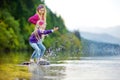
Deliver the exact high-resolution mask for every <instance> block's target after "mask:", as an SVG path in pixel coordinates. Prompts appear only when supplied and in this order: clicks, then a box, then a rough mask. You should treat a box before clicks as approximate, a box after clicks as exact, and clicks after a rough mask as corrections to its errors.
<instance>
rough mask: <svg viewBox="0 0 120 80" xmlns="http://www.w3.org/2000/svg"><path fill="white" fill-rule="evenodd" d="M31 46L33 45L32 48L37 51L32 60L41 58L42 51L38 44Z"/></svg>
mask: <svg viewBox="0 0 120 80" xmlns="http://www.w3.org/2000/svg"><path fill="white" fill-rule="evenodd" d="M30 45H31V47H32V48H33V49H35V50H34V52H33V54H32V56H31V59H34V58H36V59H37V58H39V56H40V49H39V47H38V45H37V44H36V43H30Z"/></svg>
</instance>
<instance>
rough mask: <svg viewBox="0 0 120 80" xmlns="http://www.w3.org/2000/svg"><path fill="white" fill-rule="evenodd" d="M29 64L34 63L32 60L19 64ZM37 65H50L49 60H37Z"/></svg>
mask: <svg viewBox="0 0 120 80" xmlns="http://www.w3.org/2000/svg"><path fill="white" fill-rule="evenodd" d="M30 64H34V62H23V63H22V64H21V65H30ZM36 64H38V65H50V62H49V61H45V60H44V61H39V62H38V63H36Z"/></svg>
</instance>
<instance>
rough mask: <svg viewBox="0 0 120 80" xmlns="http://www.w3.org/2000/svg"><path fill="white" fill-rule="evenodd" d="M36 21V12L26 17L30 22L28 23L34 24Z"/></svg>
mask: <svg viewBox="0 0 120 80" xmlns="http://www.w3.org/2000/svg"><path fill="white" fill-rule="evenodd" d="M37 21H38V15H37V14H35V15H33V16H31V17H30V18H29V19H28V22H30V23H32V24H34V25H36V23H37Z"/></svg>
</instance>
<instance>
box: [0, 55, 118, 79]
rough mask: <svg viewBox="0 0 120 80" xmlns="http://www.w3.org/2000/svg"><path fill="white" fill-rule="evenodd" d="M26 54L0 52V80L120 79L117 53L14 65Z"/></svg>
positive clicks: (25, 57) (24, 59)
mask: <svg viewBox="0 0 120 80" xmlns="http://www.w3.org/2000/svg"><path fill="white" fill-rule="evenodd" d="M6 55H7V56H6ZM28 55H29V54H27V53H16V54H15V53H11V54H2V55H0V80H120V77H119V74H120V56H117V57H116V56H111V57H81V58H80V60H66V61H62V63H61V62H56V63H59V64H55V63H54V64H53V63H51V64H50V65H45V66H41V65H36V64H31V65H29V66H20V65H18V64H20V63H22V62H24V61H27V60H28V59H29V56H28ZM16 64H17V65H16Z"/></svg>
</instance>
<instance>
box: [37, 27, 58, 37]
mask: <svg viewBox="0 0 120 80" xmlns="http://www.w3.org/2000/svg"><path fill="white" fill-rule="evenodd" d="M57 30H58V27H55V28H54V29H52V30H44V31H40V30H38V34H39V35H41V34H45V35H46V34H50V33H52V32H54V31H57Z"/></svg>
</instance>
